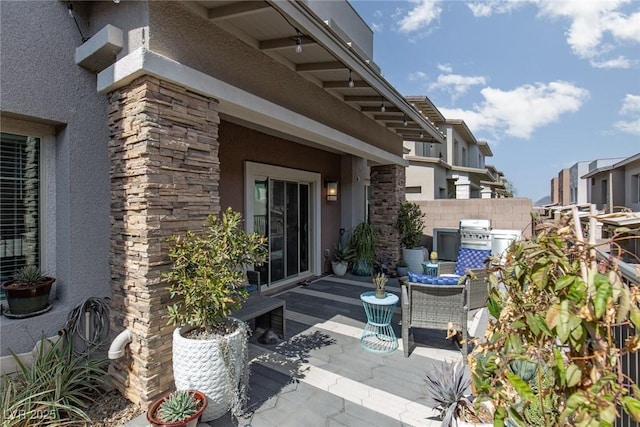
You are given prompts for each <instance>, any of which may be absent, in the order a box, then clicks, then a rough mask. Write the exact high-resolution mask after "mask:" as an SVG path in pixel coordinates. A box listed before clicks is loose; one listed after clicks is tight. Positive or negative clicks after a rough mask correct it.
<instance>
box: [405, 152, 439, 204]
mask: <svg viewBox="0 0 640 427" xmlns="http://www.w3.org/2000/svg"><path fill="white" fill-rule="evenodd" d="M434 167H435V164H434V163H433V162H426V161H421V160H420V158H418V157H413V158H410V160H409V167H408V168H407V170H406V177H407V178H406V180H407V187H420V192H419V193H414V192H413V190H412V189H409V191H407V195H406V197H407V200H411V201H414V200H433V199H434Z"/></svg>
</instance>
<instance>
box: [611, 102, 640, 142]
mask: <svg viewBox="0 0 640 427" xmlns="http://www.w3.org/2000/svg"><path fill="white" fill-rule="evenodd" d="M620 114H622V115H625V116H631V117H630V118H629V119H628V120H620V121H618V122H616V123H615V124H614V127H615V128H616V129H618V130H620V131H622V132H626V133H630V134H632V135H640V95H631V94H626V95H625V97H624V101H623V102H622V108H620Z"/></svg>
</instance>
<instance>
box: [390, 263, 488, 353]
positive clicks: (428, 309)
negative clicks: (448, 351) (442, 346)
mask: <svg viewBox="0 0 640 427" xmlns="http://www.w3.org/2000/svg"><path fill="white" fill-rule="evenodd" d="M486 277H487V273H486V270H476V271H473V272H472V273H470V274H469V275H467V276H464V277H463V278H461V279H460V280H462V281H463V283H462V284H452V285H447V284H423V283H415V282H410V281H409V280H408V278H407V277H403V278H401V279H400V282H401V284H402V294H401V306H402V347H403V350H404V355H405V357H409V355H410V354H411V352H412V351H413V349H414V348H415V342H414V339H413V333H412V331H411V329H412V328H424V329H435V330H442V331H451V330H456V331H459V333H460V337H461V341H462V344H461V350H462V355H463V359H464V361H465V363H466V356H467V346H468V344H469V332H468V329H467V327H468V320H469V310H473V309H476V308H482V307H486V303H487V297H488V291H487V283H486Z"/></svg>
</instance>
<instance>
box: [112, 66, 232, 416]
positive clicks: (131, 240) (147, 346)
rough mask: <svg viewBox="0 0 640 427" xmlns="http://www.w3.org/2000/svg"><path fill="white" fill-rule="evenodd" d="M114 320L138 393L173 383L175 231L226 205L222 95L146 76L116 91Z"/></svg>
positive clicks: (127, 387) (120, 368) (121, 365)
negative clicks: (168, 280) (169, 274)
mask: <svg viewBox="0 0 640 427" xmlns="http://www.w3.org/2000/svg"><path fill="white" fill-rule="evenodd" d="M109 102H110V110H109V127H110V131H111V141H110V143H109V155H110V158H111V249H110V263H111V325H112V330H113V331H114V332H115V333H118V332H120V331H122V330H123V329H128V330H129V331H131V333H132V334H133V340H132V342H131V344H130V345H129V346H128V348H127V349H126V352H125V354H126V355H125V357H123V358H121V359H117V360H114V361H113V362H112V363H111V366H110V368H109V372H110V374H111V375H112V376H113V378H114V379H115V382H116V384H117V386H118V388H119V389H120V391H121V392H122V393H123V395H124V396H126V397H127V398H128V399H129V400H131V401H132V402H135V403H141V404H143V405H146V404H148V403H150V401H151V400H152V399H154V398H155V397H156V396H157V395H159V394H160V393H162V392H164V391H166V390H168V389H171V388H173V386H174V383H173V372H172V371H173V369H172V355H171V347H172V337H171V335H172V332H173V330H174V327H173V326H168V325H167V316H166V314H167V309H166V306H167V304H168V302H169V292H168V291H167V289H166V284H165V283H164V282H163V281H162V273H163V272H166V271H167V270H168V268H169V265H170V262H169V258H168V255H167V248H168V246H167V241H166V240H167V238H168V237H169V236H171V235H182V234H184V233H185V232H186V230H188V229H191V230H194V231H196V230H201V229H203V226H204V225H205V224H206V217H207V215H208V214H218V213H219V212H220V199H219V191H218V183H219V179H220V163H219V158H218V140H217V138H218V125H219V123H220V119H219V116H218V112H217V107H218V104H217V101H216V100H214V99H211V98H207V97H204V96H200V95H198V94H195V93H193V92H190V91H189V90H187V89H185V88H183V87H180V86H177V85H175V84H172V83H169V82H166V81H162V80H159V79H157V78H155V77H151V76H143V77H140V78H138V79H136V80H135V81H133V82H132V83H130V84H129V85H128V86H126V87H123V88H121V89H119V90H117V91H115V92H112V93H111V94H110V95H109Z"/></svg>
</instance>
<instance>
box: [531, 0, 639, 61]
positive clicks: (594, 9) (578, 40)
mask: <svg viewBox="0 0 640 427" xmlns="http://www.w3.org/2000/svg"><path fill="white" fill-rule="evenodd" d="M629 2H630V0H600V1H583V0H563V1H557V0H539V2H538V6H539V8H540V14H541V16H548V17H551V18H568V19H569V20H570V21H571V25H570V27H569V29H568V30H567V33H566V35H567V42H568V43H569V46H570V47H571V49H572V51H573V52H574V53H575V54H576V55H578V56H579V57H581V58H583V59H590V60H592V64H594V66H597V65H598V64H601V63H603V62H602V60H599V58H600V57H601V56H602V55H604V54H606V53H607V52H608V51H609V50H610V49H611V46H607V45H605V43H604V41H603V40H604V38H605V36H607V35H609V36H611V37H612V38H613V40H614V41H616V42H618V43H621V42H632V43H640V12H636V13H633V14H630V15H625V14H624V13H622V12H621V10H620V9H621V8H622V7H623V6H624V5H625V4H626V3H629ZM616 61H617V60H609V61H607V60H605V61H604V63H606V64H608V65H609V66H613V65H615V64H616ZM617 63H618V64H619V65H621V66H622V67H626V66H627V62H625V61H617Z"/></svg>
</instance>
